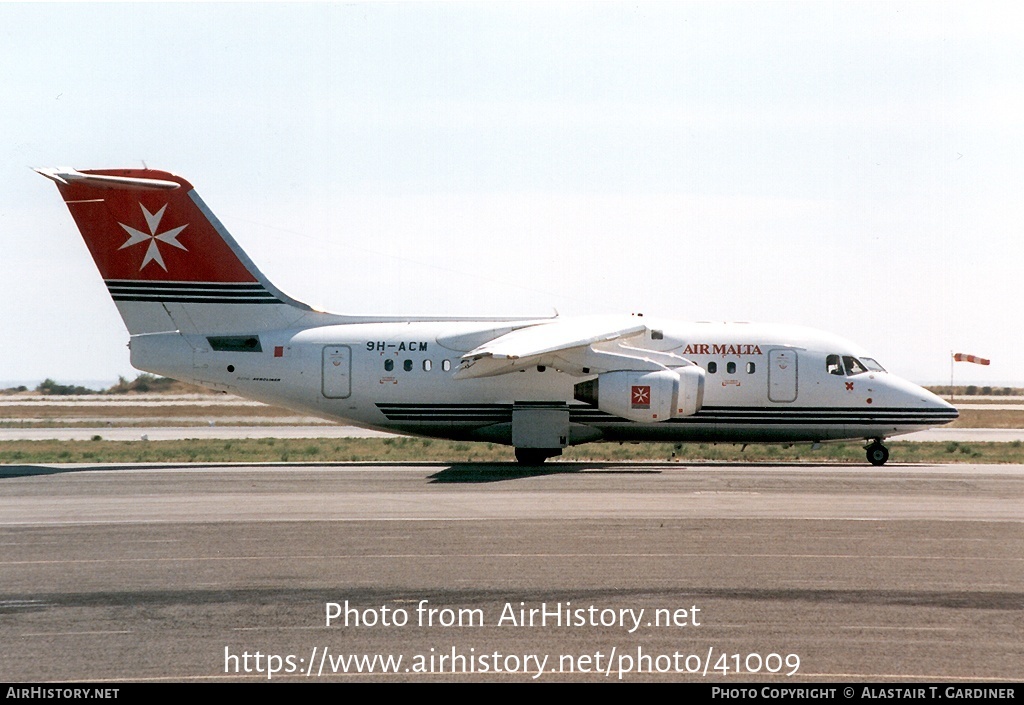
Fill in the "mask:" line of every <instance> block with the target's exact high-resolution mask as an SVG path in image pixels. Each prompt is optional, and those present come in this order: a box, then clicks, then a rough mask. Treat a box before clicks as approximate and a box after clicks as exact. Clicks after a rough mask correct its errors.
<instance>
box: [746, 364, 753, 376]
mask: <svg viewBox="0 0 1024 705" xmlns="http://www.w3.org/2000/svg"><path fill="white" fill-rule="evenodd" d="M747 374H748V375H752V374H754V363H753V362H748V363H747Z"/></svg>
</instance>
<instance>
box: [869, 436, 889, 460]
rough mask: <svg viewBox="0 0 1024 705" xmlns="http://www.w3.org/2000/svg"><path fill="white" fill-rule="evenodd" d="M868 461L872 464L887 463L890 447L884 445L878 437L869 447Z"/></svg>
mask: <svg viewBox="0 0 1024 705" xmlns="http://www.w3.org/2000/svg"><path fill="white" fill-rule="evenodd" d="M867 455H868V462H869V463H871V464H872V465H876V466H877V465H885V461H886V460H888V459H889V449H888V448H886V447H885V446H883V445H882V441H881V440H880V439H878V438H876V439H875V442H874V443H872V444H871V445H869V446H868V447H867Z"/></svg>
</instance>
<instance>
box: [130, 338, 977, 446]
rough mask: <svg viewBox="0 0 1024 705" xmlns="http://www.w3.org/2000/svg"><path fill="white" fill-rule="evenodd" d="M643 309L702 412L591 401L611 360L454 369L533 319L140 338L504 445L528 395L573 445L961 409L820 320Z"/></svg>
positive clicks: (249, 382) (424, 430)
mask: <svg viewBox="0 0 1024 705" xmlns="http://www.w3.org/2000/svg"><path fill="white" fill-rule="evenodd" d="M631 320H636V319H631ZM640 320H642V321H643V323H644V324H645V325H646V327H647V331H646V333H645V334H644V335H643V337H642V338H641V339H640V340H638V341H635V344H638V345H640V346H641V347H642V348H643V349H644V350H646V351H654V352H656V353H660V352H664V353H671V354H673V355H676V356H678V357H681V358H685V359H686V360H688V361H690V362H692V363H694V364H695V365H697V366H699V367H700V368H702V369H703V370H704V385H703V400H702V404H701V405H700V408H699V410H698V411H697V412H696V413H695V414H692V415H689V416H684V417H680V418H667V419H663V420H661V421H659V422H653V423H638V422H636V421H630V420H628V419H626V418H622V417H619V416H615V415H613V414H609V413H607V412H606V411H602V410H601V409H600V408H598V406H596V405H595V404H593V403H586V402H584V401H580V400H579V398H578V394H577V391H576V385H577V384H579V383H580V382H584V381H586V380H588V379H593V378H595V377H596V376H597V375H598V374H599V373H600V372H601V370H600V369H599V368H598V367H594V368H593V369H591V368H587V367H584V368H582V369H581V368H580V367H579V365H578V362H577V363H576V364H575V366H574V364H573V363H571V362H570V361H565V362H566V364H564V365H563V364H562V362H563V361H561V360H560V358H559V357H558V355H557V354H556V355H554V356H552V357H551V358H550V359H545V360H543V362H544V364H539V365H534V366H532V367H530V368H528V369H524V370H519V371H515V372H511V373H505V374H500V375H496V376H488V377H481V378H470V379H458V378H456V377H455V372H456V371H457V370H458V369H459V368H460V363H462V356H463V355H464V354H465V353H467V351H470V350H473V349H474V348H477V347H478V346H480V345H482V344H484V343H486V342H487V341H489V340H492V339H494V338H496V337H497V336H500V335H502V334H504V333H506V332H508V331H511V330H513V329H515V328H517V327H520V326H523V325H524V324H523V322H521V321H508V322H500V321H499V322H495V321H477V322H474V321H408V322H400V323H396V322H385V323H374V322H367V323H349V324H341V325H326V326H318V327H311V328H305V329H299V330H279V331H269V332H261V333H259V334H258V336H257V335H254V336H252V337H254V338H257V339H258V343H257V344H255V345H252V346H251V347H246V346H245V345H241V344H239V342H238V341H237V340H229V341H228V343H227V344H226V345H225V344H224V343H221V344H219V345H211V339H210V338H209V337H208V336H201V335H183V334H179V333H160V334H152V335H138V336H134V337H133V339H132V363H133V364H134V365H135V366H136V367H138V368H140V369H144V370H148V371H151V372H155V373H158V374H163V375H167V376H171V377H175V378H178V379H187V380H190V381H193V382H196V383H199V384H203V385H207V386H211V387H214V388H217V389H222V390H225V391H230V392H234V393H237V394H239V395H242V396H246V397H250V398H255V399H259V400H262V401H265V402H268V403H271V404H279V405H282V406H286V407H289V408H292V409H296V410H301V411H303V412H306V413H310V414H314V415H318V416H322V417H324V418H328V419H332V420H336V421H343V422H347V423H352V424H356V425H360V426H364V427H367V428H375V429H381V430H387V431H394V432H398V433H407V434H415V435H422V436H433V437H441V438H452V439H468V440H489V441H495V442H501V443H511V442H512V439H511V436H510V433H511V430H510V425H511V420H512V414H513V409H515V408H519V407H520V406H521V405H524V404H525V405H534V406H536V405H540V406H542V407H543V406H544V405H551V406H559V407H561V408H563V409H564V408H565V407H566V406H567V407H568V411H569V418H570V424H571V429H570V436H571V438H569V439H568V440H567V444H569V445H571V444H573V443H579V442H586V441H591V440H600V439H604V440H660V441H708V442H740V443H745V442H795V441H811V442H817V441H829V440H841V439H882V438H886V437H889V436H893V435H898V434H902V433H909V432H912V431H917V430H920V429H923V428H927V427H929V426H934V425H937V424H942V423H947V422H949V421H952V420H953V419H955V418H956V416H957V412H956V410H955V409H954V408H953V407H952V406H950V405H949V404H947V403H946V402H944V401H942V400H941V399H939V398H938V397H936V396H935V395H933V394H932V393H930V392H928V391H927V390H925V389H923V388H921V387H919V386H917V385H915V384H912V383H910V382H908V381H906V380H904V379H901V378H899V377H897V376H895V375H892V374H889V373H887V372H884V371H882V370H881V369H880V368H878V369H875V370H874V371H871V370H870V369H864V368H856V366H855V363H859V362H860V360H861V359H863V360H868V361H870V358H866V357H864V352H863V351H862V350H860V349H858V348H856V347H855V346H853V345H851V344H850V343H848V342H846V341H844V340H842V339H840V338H836V337H833V336H830V335H828V334H825V333H822V332H820V331H815V330H810V329H804V328H795V327H786V326H769V325H755V324H742V323H731V324H722V323H678V322H669V321H655V320H653V319H640ZM532 324H534V325H536V324H537V322H532ZM539 325H544V322H540V323H539ZM214 342H216V341H214ZM615 346H619V348H617V349H621V342H617V343H610V344H608V346H604V347H603V346H602V344H594V345H592V346H591V347H590V348H589V349H588V350H587V351H586V352H587V353H588V354H590V355H591V356H592V357H593V359H594V360H596V361H598V362H597V363H596V364H600V362H599V361H600V359H601V355H600V353H601V352H602V351H603V350H604V349H605V347H615ZM216 347H219V348H221V349H215V348H216ZM225 347H227V348H228V349H224V348H225ZM630 349H633V348H630ZM578 357H579V355H577V358H578ZM584 357H585V356H584ZM844 359H845V360H847V361H848V362H847V363H846V366H843V364H841V363H840V364H839V366H838V370H837V369H836V364H835V362H836V360H839V361H842V360H844ZM850 359H853V360H854V362H849V360H850ZM870 362H873V361H870Z"/></svg>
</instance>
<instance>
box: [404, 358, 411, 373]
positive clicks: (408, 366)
mask: <svg viewBox="0 0 1024 705" xmlns="http://www.w3.org/2000/svg"><path fill="white" fill-rule="evenodd" d="M402 369H404V370H405V371H406V372H412V360H406V361H405V362H403V363H402Z"/></svg>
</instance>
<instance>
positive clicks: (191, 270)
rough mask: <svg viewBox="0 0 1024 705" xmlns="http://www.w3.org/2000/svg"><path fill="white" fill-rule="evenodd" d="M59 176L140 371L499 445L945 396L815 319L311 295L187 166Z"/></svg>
mask: <svg viewBox="0 0 1024 705" xmlns="http://www.w3.org/2000/svg"><path fill="white" fill-rule="evenodd" d="M36 171H37V172H39V173H40V174H42V175H43V176H45V177H46V178H48V179H50V180H52V181H54V182H56V184H57V187H58V189H59V191H60V194H61V196H62V197H63V199H64V201H65V203H66V205H67V207H68V209H69V210H70V211H71V215H72V217H73V218H74V220H75V222H76V224H77V225H78V228H79V230H80V232H81V234H82V237H83V238H84V239H85V242H86V245H87V246H88V248H89V251H90V252H91V254H92V256H93V259H94V260H95V262H96V266H97V268H98V269H99V272H100V275H101V276H102V277H103V279H104V281H105V283H106V285H107V289H108V291H109V292H110V295H111V297H112V298H113V300H114V303H115V305H116V306H117V309H118V311H119V313H120V314H121V317H122V319H123V320H124V324H125V326H126V327H127V329H128V333H129V335H130V344H129V347H130V350H131V362H132V365H133V366H135V367H136V368H138V369H140V370H145V371H147V372H152V373H155V374H159V375H163V376H166V377H172V378H174V379H178V380H182V381H187V382H191V383H194V384H198V385H202V386H205V387H209V388H212V389H215V390H221V391H225V392H231V393H233V394H237V395H239V396H243V397H248V398H252V399H257V400H259V401H263V402H266V403H269V404H277V405H280V406H284V407H288V408H291V409H294V410H297V411H300V412H304V413H308V414H312V415H317V416H321V417H324V418H327V419H331V420H335V421H341V422H345V423H347V424H354V425H357V426H361V427H365V428H370V429H378V430H383V431H390V432H395V433H399V434H406V435H414V436H421V437H435V438H446V439H456V440H465V441H486V442H492V443H498V444H505V445H509V446H512V447H513V448H514V449H515V457H516V459H517V460H518V461H519V462H520V463H522V464H524V465H539V464H541V463H543V462H544V461H545V460H546V459H547V458H550V457H554V456H557V455H560V454H561V453H562V451H563V449H565V448H567V447H569V446H574V445H578V444H582V443H588V442H592V441H619V442H631V441H666V442H674V443H685V442H702V443H743V444H745V443H783V444H793V443H803V442H808V443H812V444H818V443H822V442H828V441H844V440H845V441H851V440H855V441H864V442H865V444H866V445H865V448H866V452H867V460H868V461H869V462H870V463H871V464H872V465H876V466H880V465H883V464H884V463H885V462H886V461H887V460H888V458H889V451H888V449H887V448H886V447H885V445H884V444H883V441H884V440H885V439H886V438H888V437H890V436H895V435H900V434H905V433H910V432H913V431H919V430H922V429H926V428H929V427H931V426H936V425H940V424H945V423H949V422H951V421H953V420H955V419H956V418H957V416H958V412H957V410H956V409H955V408H954V407H953V406H951V405H950V404H948V403H946V402H945V401H943V400H942V399H940V398H939V397H937V396H936V395H934V394H932V393H931V392H929V391H927V390H925V389H923V388H922V387H919V386H918V385H916V384H913V383H911V382H909V381H907V380H904V379H902V378H900V377H898V376H896V375H894V374H891V373H888V372H886V371H885V369H884V368H883V367H882V366H881V365H880V364H878V363H877V362H876V361H875V360H874V359H873V358H872V357H870V356H868V355H867V353H866V351H864V350H863V349H861V348H859V347H857V346H855V345H853V344H852V343H849V342H847V341H845V340H843V339H841V338H839V337H836V336H833V335H830V334H827V333H823V332H820V331H817V330H813V329H810V328H801V327H793V326H779V325H765V324H753V323H711V322H696V323H680V322H672V321H668V320H659V319H655V318H648V317H644V316H641V315H633V316H620V317H583V318H563V317H560V316H558V315H557V314H556V315H555V316H553V317H549V318H473V319H467V318H453V317H431V318H409V317H382V316H359V315H339V314H334V313H327V312H323V311H317V310H314V309H313V308H312V307H310V306H308V305H306V304H304V303H302V302H300V301H297V300H296V299H293V298H291V297H290V296H288V295H287V294H285V293H284V292H282V291H281V290H280V289H278V288H277V287H276V286H274V285H273V284H272V283H271V282H270V281H269V280H268V279H267V278H266V277H265V276H264V275H263V274H262V273H261V272H260V270H259V269H258V268H257V267H256V265H255V264H254V263H253V262H252V261H251V260H250V259H249V257H248V256H247V255H246V254H245V252H244V251H243V250H242V248H241V247H240V246H239V245H238V243H237V242H236V241H235V239H234V238H233V237H232V236H231V235H230V234H229V233H228V231H227V229H226V228H225V227H224V225H223V224H222V223H221V222H220V221H219V220H218V219H217V217H216V216H215V215H214V214H213V212H212V211H211V210H210V209H209V207H207V205H206V203H205V202H204V201H203V200H202V199H201V198H200V197H199V195H198V194H197V193H196V191H195V189H194V188H193V187H192V185H191V184H190V183H189V182H188V181H186V180H185V179H183V178H181V177H179V176H175V175H173V174H170V173H167V172H163V171H156V170H151V169H148V168H147V169H107V170H87V171H77V170H75V169H71V168H55V169H49V168H47V169H36Z"/></svg>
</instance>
